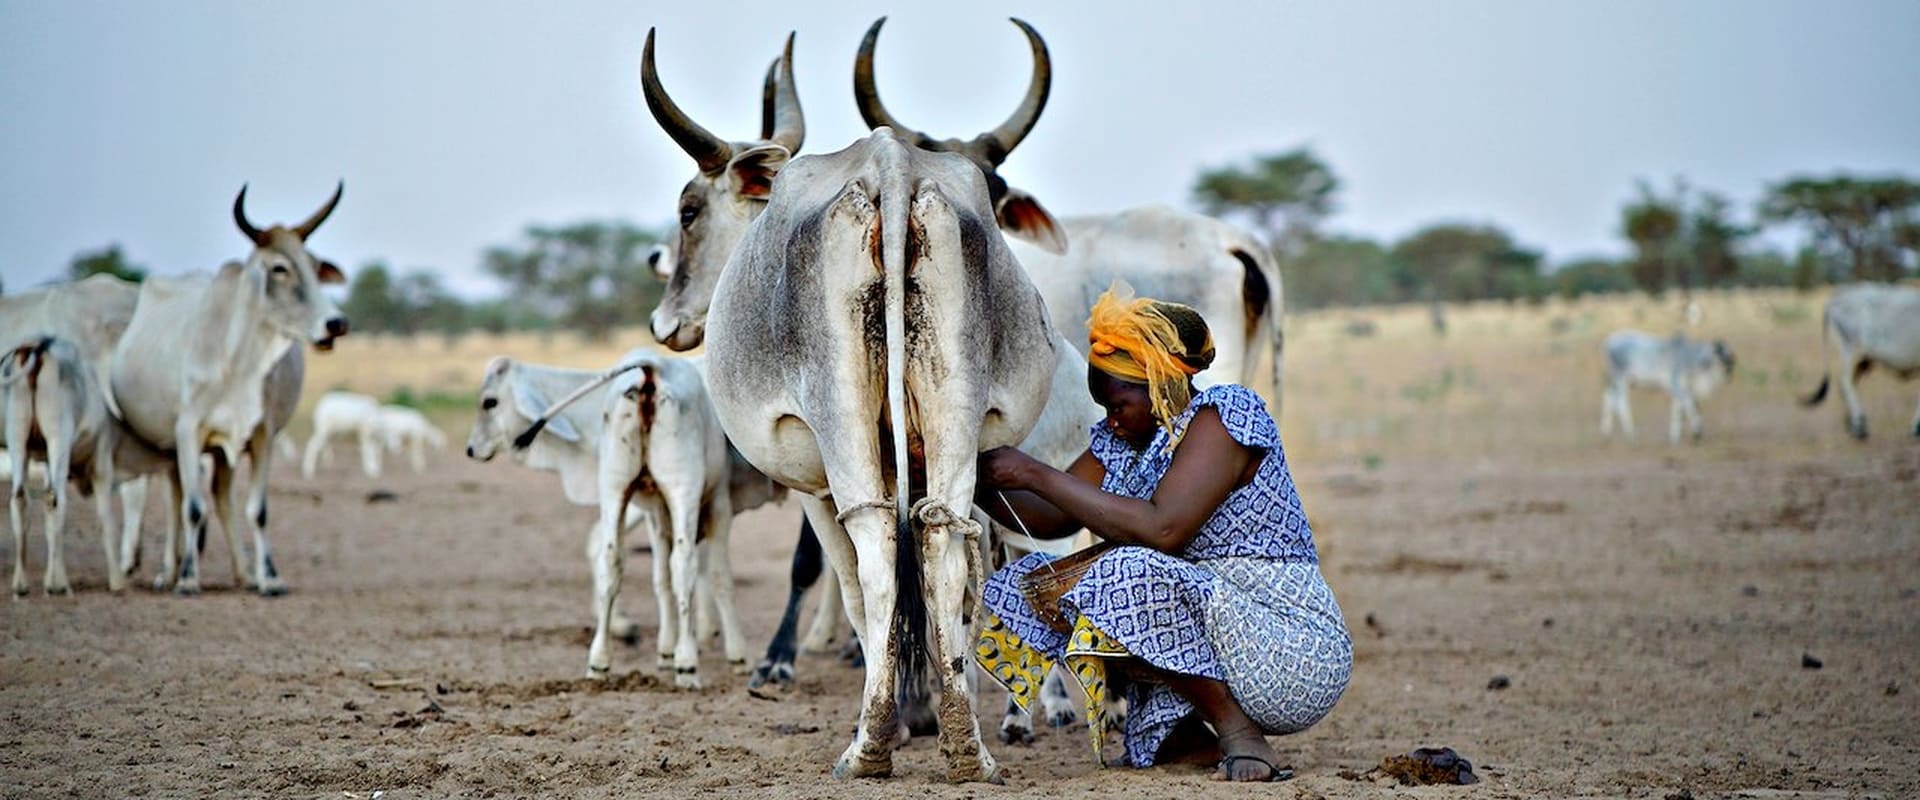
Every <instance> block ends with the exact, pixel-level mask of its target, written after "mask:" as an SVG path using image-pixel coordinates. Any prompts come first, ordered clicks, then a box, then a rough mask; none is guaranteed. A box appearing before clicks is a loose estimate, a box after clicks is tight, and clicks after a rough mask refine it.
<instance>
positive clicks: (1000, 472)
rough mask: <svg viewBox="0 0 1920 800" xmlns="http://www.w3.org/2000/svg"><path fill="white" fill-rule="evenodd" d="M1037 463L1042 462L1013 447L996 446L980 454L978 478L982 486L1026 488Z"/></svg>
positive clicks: (1029, 484)
mask: <svg viewBox="0 0 1920 800" xmlns="http://www.w3.org/2000/svg"><path fill="white" fill-rule="evenodd" d="M1036 465H1040V462H1038V461H1035V460H1034V459H1033V456H1029V455H1027V454H1026V453H1022V452H1020V451H1019V450H1017V449H1015V448H1012V447H996V448H993V449H992V450H988V451H987V452H984V453H981V454H980V462H979V467H978V468H979V477H978V478H977V480H978V481H979V484H980V486H981V487H982V488H992V489H1026V488H1029V487H1030V486H1031V483H1030V481H1029V477H1030V476H1031V475H1032V467H1034V466H1036Z"/></svg>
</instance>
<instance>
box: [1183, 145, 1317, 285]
mask: <svg viewBox="0 0 1920 800" xmlns="http://www.w3.org/2000/svg"><path fill="white" fill-rule="evenodd" d="M1339 189H1340V179H1339V178H1337V177H1335V176H1334V174H1333V170H1332V169H1330V168H1328V167H1327V165H1326V163H1325V162H1322V161H1321V160H1320V158H1319V157H1318V156H1315V155H1314V154H1313V152H1312V151H1311V150H1308V149H1307V148H1304V147H1302V148H1298V149H1294V150H1289V151H1287V152H1284V153H1275V154H1272V155H1264V156H1257V157H1255V158H1254V159H1253V163H1252V164H1250V165H1247V166H1244V167H1242V166H1227V167H1221V168H1219V169H1211V170H1207V171H1204V172H1202V173H1200V177H1199V179H1198V180H1196V181H1194V185H1193V197H1194V202H1196V203H1198V204H1199V205H1200V207H1201V209H1202V210H1204V211H1206V213H1208V214H1212V215H1215V216H1229V215H1240V216H1243V217H1245V218H1246V219H1247V220H1248V221H1250V222H1251V223H1252V224H1253V225H1254V226H1255V227H1257V228H1259V229H1260V232H1261V233H1262V234H1264V235H1265V236H1266V237H1267V241H1268V242H1270V243H1272V246H1273V248H1274V250H1275V252H1276V253H1278V254H1279V255H1280V256H1281V257H1282V258H1291V257H1295V256H1298V255H1300V254H1301V253H1302V252H1304V251H1305V250H1306V247H1307V245H1308V244H1309V243H1311V242H1312V241H1313V239H1314V238H1315V237H1316V236H1317V235H1318V232H1319V226H1320V222H1321V221H1322V220H1324V219H1326V217H1327V215H1328V214H1331V213H1333V208H1334V193H1335V192H1337V191H1339Z"/></svg>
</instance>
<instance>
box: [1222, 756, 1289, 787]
mask: <svg viewBox="0 0 1920 800" xmlns="http://www.w3.org/2000/svg"><path fill="white" fill-rule="evenodd" d="M1235 761H1252V762H1254V763H1257V764H1259V765H1260V766H1263V767H1266V768H1267V777H1266V778H1264V779H1262V780H1259V781H1239V782H1241V783H1276V782H1279V781H1286V780H1292V779H1293V770H1290V769H1282V768H1280V767H1276V766H1274V765H1273V763H1272V762H1270V761H1268V760H1266V759H1264V758H1261V757H1259V756H1227V757H1226V758H1223V759H1220V766H1219V767H1217V768H1216V769H1217V770H1218V771H1217V772H1215V773H1214V775H1215V777H1214V780H1222V781H1232V780H1233V770H1232V769H1230V768H1231V767H1232V766H1233V762H1235ZM1220 776H1225V777H1220Z"/></svg>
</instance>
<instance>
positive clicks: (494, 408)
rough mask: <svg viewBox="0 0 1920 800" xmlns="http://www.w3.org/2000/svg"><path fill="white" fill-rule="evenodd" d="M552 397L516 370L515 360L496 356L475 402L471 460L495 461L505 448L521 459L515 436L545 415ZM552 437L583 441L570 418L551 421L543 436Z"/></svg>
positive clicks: (482, 380)
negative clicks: (515, 444)
mask: <svg viewBox="0 0 1920 800" xmlns="http://www.w3.org/2000/svg"><path fill="white" fill-rule="evenodd" d="M551 400H552V398H549V397H547V396H546V394H545V393H544V392H542V391H541V390H540V387H539V386H537V385H535V384H534V383H533V382H532V381H530V380H528V379H527V374H526V373H525V372H524V371H521V370H517V369H514V362H513V359H510V358H507V357H506V356H496V357H494V359H493V360H492V361H489V362H487V369H486V372H485V374H484V375H483V376H482V377H481V379H480V397H479V398H478V399H477V400H476V401H475V402H476V405H477V408H476V409H475V415H474V418H473V432H472V433H469V434H467V457H468V458H471V459H473V460H475V461H491V460H493V457H494V456H495V455H498V454H499V452H500V451H501V450H502V449H507V450H509V451H511V452H513V453H514V454H515V456H516V457H518V456H519V455H520V454H522V453H524V452H525V451H522V450H513V449H512V448H511V447H509V446H508V445H509V443H510V442H512V441H513V437H514V436H516V435H518V434H519V433H520V432H521V431H524V430H526V429H527V425H528V424H530V423H531V422H532V421H533V420H534V419H536V418H538V417H539V416H540V415H541V414H543V413H545V412H546V410H547V406H548V405H549V403H550V401H551ZM548 434H551V435H553V436H558V437H560V438H562V439H565V440H567V441H569V442H579V441H580V431H579V429H577V428H575V427H573V423H571V422H568V421H567V419H566V417H554V418H553V419H550V420H548V421H547V425H546V427H545V428H543V429H541V435H543V436H544V435H548Z"/></svg>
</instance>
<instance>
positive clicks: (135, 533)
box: [118, 475, 147, 578]
mask: <svg viewBox="0 0 1920 800" xmlns="http://www.w3.org/2000/svg"><path fill="white" fill-rule="evenodd" d="M118 492H119V495H120V571H121V573H122V574H124V575H126V576H127V577H129V578H131V577H133V574H134V571H135V570H138V569H139V568H140V520H141V518H142V517H144V516H145V515H146V512H147V476H145V475H142V476H140V477H138V478H134V479H132V480H129V481H127V482H125V483H122V484H120V486H119V488H118Z"/></svg>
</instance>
